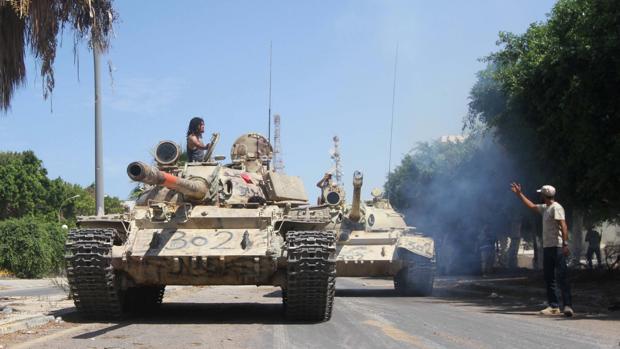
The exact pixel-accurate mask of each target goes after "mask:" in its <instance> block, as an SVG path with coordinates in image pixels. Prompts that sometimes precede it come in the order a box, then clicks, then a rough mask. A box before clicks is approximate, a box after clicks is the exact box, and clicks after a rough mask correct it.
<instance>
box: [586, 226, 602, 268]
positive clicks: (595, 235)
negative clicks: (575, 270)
mask: <svg viewBox="0 0 620 349" xmlns="http://www.w3.org/2000/svg"><path fill="white" fill-rule="evenodd" d="M586 241H587V242H588V251H587V252H586V259H587V260H588V266H589V267H590V269H592V255H593V254H595V255H596V260H597V261H598V267H599V268H600V267H601V233H599V232H598V231H596V230H594V227H592V226H590V227H588V232H587V233H586Z"/></svg>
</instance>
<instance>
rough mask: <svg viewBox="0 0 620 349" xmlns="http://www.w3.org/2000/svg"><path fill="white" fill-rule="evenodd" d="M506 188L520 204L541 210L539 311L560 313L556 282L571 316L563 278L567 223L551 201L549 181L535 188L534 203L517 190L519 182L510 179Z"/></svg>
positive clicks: (559, 207) (568, 251) (570, 305)
mask: <svg viewBox="0 0 620 349" xmlns="http://www.w3.org/2000/svg"><path fill="white" fill-rule="evenodd" d="M510 189H511V190H512V192H513V193H515V194H516V195H517V197H519V199H521V202H523V204H524V205H525V206H526V207H527V208H529V209H531V210H532V211H535V212H537V213H540V214H542V218H543V269H544V274H545V283H546V285H547V303H548V307H546V308H545V309H543V310H541V311H540V314H543V315H556V314H560V307H559V301H558V295H557V292H556V291H557V290H556V289H557V287H556V285H557V284H559V286H560V290H561V292H562V301H563V303H564V309H563V312H564V315H566V316H568V317H570V316H573V314H574V312H573V308H572V299H571V292H570V286H569V284H568V280H567V271H568V267H567V265H566V258H567V257H568V255H569V254H570V250H569V249H568V226H567V225H566V218H565V213H564V208H563V207H562V205H560V204H559V203H558V202H556V201H555V193H556V191H555V188H554V187H552V186H550V185H543V186H542V187H541V188H540V189H538V190H537V192H539V193H540V194H541V197H542V200H543V201H544V204H538V205H536V204H534V203H533V202H532V201H530V200H529V199H528V198H527V197H526V196H525V195H524V194H523V192H521V185H520V184H518V183H512V184H511V185H510Z"/></svg>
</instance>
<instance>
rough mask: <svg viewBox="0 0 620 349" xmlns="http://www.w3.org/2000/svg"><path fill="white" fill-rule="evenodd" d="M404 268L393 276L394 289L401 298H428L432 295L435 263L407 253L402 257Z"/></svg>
mask: <svg viewBox="0 0 620 349" xmlns="http://www.w3.org/2000/svg"><path fill="white" fill-rule="evenodd" d="M402 258H403V259H404V262H405V267H404V268H403V269H401V270H400V271H399V272H398V273H397V274H396V276H394V289H395V290H396V292H398V293H399V294H401V295H403V296H430V295H432V294H433V282H434V280H435V262H434V261H433V260H431V259H428V258H425V257H422V256H418V255H415V254H412V253H410V252H407V253H405V254H404V256H403V257H402Z"/></svg>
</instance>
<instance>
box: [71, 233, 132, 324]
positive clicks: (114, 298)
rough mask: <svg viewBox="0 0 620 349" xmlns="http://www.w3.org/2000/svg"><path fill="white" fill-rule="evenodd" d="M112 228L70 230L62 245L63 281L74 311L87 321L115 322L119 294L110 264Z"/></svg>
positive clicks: (120, 303)
mask: <svg viewBox="0 0 620 349" xmlns="http://www.w3.org/2000/svg"><path fill="white" fill-rule="evenodd" d="M115 233H116V231H115V230H114V229H73V230H71V232H69V234H68V236H67V242H66V244H65V252H66V254H65V261H66V264H67V280H68V282H69V287H70V291H71V295H72V297H73V302H74V304H75V307H76V308H77V310H78V311H79V312H80V313H82V314H83V315H84V316H86V317H88V318H91V319H117V318H119V317H120V316H121V315H122V313H123V301H122V297H123V294H122V292H121V291H120V290H119V288H118V286H117V282H116V277H115V274H114V269H113V268H112V265H111V260H112V245H113V240H114V235H115Z"/></svg>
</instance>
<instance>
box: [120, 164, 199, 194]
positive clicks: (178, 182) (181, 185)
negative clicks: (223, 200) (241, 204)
mask: <svg viewBox="0 0 620 349" xmlns="http://www.w3.org/2000/svg"><path fill="white" fill-rule="evenodd" d="M127 175H129V178H131V179H132V180H134V181H137V182H142V183H145V184H151V185H162V186H164V187H166V188H168V189H174V190H176V191H178V192H179V193H183V195H185V197H187V198H190V199H194V200H204V198H205V197H206V196H207V194H208V193H209V185H208V184H207V182H206V180H204V179H202V178H200V177H194V178H192V179H184V178H179V177H177V176H175V175H173V174H171V173H168V172H164V171H160V170H159V169H157V168H156V167H153V166H150V165H147V164H145V163H143V162H140V161H134V162H132V163H130V164H129V166H127Z"/></svg>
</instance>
